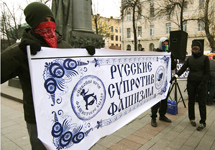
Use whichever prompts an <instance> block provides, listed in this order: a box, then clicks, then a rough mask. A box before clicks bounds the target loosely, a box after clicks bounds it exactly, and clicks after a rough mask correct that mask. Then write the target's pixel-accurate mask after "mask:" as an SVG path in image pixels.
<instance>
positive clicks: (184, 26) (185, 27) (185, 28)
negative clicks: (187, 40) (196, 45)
mask: <svg viewBox="0 0 215 150" xmlns="http://www.w3.org/2000/svg"><path fill="white" fill-rule="evenodd" d="M183 31H185V32H186V31H187V21H184V22H183Z"/></svg>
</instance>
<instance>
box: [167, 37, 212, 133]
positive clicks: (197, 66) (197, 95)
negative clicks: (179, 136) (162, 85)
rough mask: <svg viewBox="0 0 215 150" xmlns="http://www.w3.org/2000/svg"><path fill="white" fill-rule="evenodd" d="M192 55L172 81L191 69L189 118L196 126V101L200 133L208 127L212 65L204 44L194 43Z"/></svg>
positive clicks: (188, 87) (188, 82) (189, 77)
mask: <svg viewBox="0 0 215 150" xmlns="http://www.w3.org/2000/svg"><path fill="white" fill-rule="evenodd" d="M191 47H192V55H191V56H190V57H188V59H187V60H186V61H185V63H184V65H183V66H182V67H181V69H180V70H179V71H178V73H177V74H175V75H174V76H173V77H172V79H171V81H170V82H172V81H173V80H175V79H177V78H178V77H179V76H180V75H182V74H183V72H184V71H185V70H186V69H187V68H188V67H189V69H190V72H189V75H188V79H187V91H188V117H189V119H190V123H191V125H192V126H196V122H195V100H196V101H197V102H198V104H199V112H200V118H201V120H200V121H199V126H198V127H197V130H198V131H201V130H202V129H204V128H205V127H206V122H205V121H206V115H207V113H206V100H207V86H208V79H209V76H210V64H209V59H208V57H207V56H205V55H203V52H202V51H203V48H202V44H201V43H200V42H199V41H193V43H192V46H191Z"/></svg>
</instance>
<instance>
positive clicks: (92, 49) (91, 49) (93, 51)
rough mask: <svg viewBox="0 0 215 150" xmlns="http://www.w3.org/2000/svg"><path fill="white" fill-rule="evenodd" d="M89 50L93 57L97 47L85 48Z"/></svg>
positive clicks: (89, 46)
mask: <svg viewBox="0 0 215 150" xmlns="http://www.w3.org/2000/svg"><path fill="white" fill-rule="evenodd" d="M85 48H86V49H87V52H88V54H90V55H91V56H92V55H94V54H95V47H94V46H91V45H88V46H86V47H85Z"/></svg>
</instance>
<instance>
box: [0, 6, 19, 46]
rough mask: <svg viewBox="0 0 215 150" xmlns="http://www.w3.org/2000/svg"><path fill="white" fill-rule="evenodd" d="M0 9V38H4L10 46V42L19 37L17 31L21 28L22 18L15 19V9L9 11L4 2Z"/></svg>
mask: <svg viewBox="0 0 215 150" xmlns="http://www.w3.org/2000/svg"><path fill="white" fill-rule="evenodd" d="M1 7H2V9H1V14H2V16H1V36H2V39H4V38H6V39H7V40H8V42H9V45H11V44H12V43H11V40H13V41H16V40H17V39H19V38H20V37H21V35H20V34H19V29H20V28H21V20H22V17H21V16H20V18H17V17H16V12H17V11H16V10H15V8H14V7H13V8H12V9H10V8H9V7H8V5H7V4H6V3H5V2H3V5H2V6H1Z"/></svg>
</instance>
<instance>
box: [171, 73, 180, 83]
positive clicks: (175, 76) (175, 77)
mask: <svg viewBox="0 0 215 150" xmlns="http://www.w3.org/2000/svg"><path fill="white" fill-rule="evenodd" d="M177 78H178V75H177V74H175V75H174V76H173V77H172V78H171V80H170V83H171V84H172V81H174V80H175V79H177Z"/></svg>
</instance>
